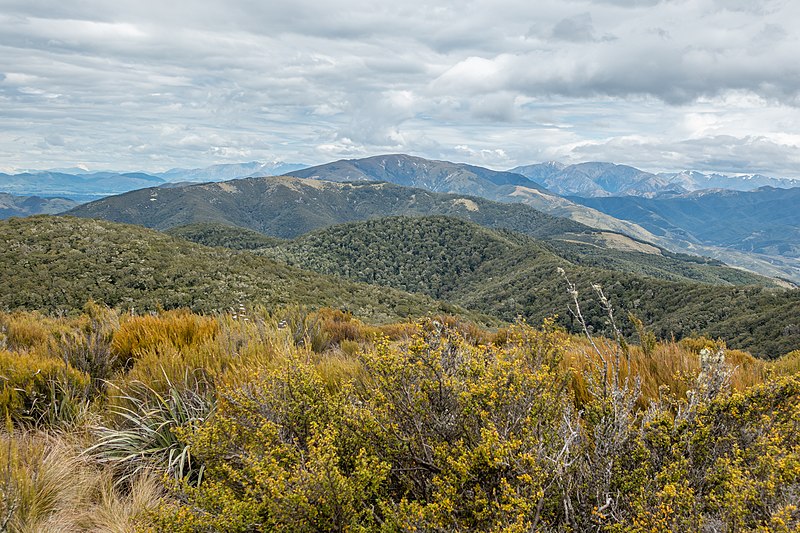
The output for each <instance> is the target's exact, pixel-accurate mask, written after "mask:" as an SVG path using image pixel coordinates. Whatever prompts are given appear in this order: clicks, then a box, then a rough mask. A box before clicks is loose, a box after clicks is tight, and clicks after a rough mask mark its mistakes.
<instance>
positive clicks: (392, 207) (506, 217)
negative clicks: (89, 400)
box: [69, 176, 592, 238]
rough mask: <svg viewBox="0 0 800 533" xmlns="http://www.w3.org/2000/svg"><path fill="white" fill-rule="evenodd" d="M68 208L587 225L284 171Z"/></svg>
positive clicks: (147, 217) (302, 226) (265, 218)
mask: <svg viewBox="0 0 800 533" xmlns="http://www.w3.org/2000/svg"><path fill="white" fill-rule="evenodd" d="M69 214H70V215H74V216H79V217H87V218H99V219H103V220H110V221H114V222H125V223H129V224H139V225H142V226H147V227H151V228H156V229H161V230H164V229H169V228H173V227H176V226H182V225H186V224H190V223H194V222H222V223H226V224H229V225H233V226H240V227H243V228H248V229H252V230H255V231H258V232H260V233H263V234H265V235H271V236H274V237H281V238H292V237H296V236H298V235H302V234H303V233H306V232H308V231H311V230H313V229H317V228H321V227H325V226H330V225H332V224H339V223H342V222H351V221H355V220H365V219H368V218H375V217H381V216H390V215H449V216H457V217H460V218H463V219H466V220H471V221H473V222H476V223H478V224H481V225H483V226H489V227H498V228H506V229H513V230H515V231H520V232H522V233H526V234H528V235H533V236H537V237H547V236H552V235H561V234H564V233H571V232H572V233H581V232H586V231H592V229H591V228H589V227H588V226H585V225H583V224H580V223H578V222H574V221H571V220H568V219H565V218H560V217H554V216H551V215H547V214H545V213H542V212H541V211H537V210H536V209H533V208H532V207H530V206H527V205H522V204H505V203H500V202H493V201H490V200H485V199H482V198H477V197H471V196H463V195H457V194H445V193H435V192H430V191H426V190H423V189H414V188H410V187H401V186H399V185H394V184H391V183H384V182H377V183H376V182H363V183H334V182H327V181H316V180H310V179H300V178H292V177H286V176H283V177H265V178H246V179H240V180H232V181H227V182H222V183H208V184H201V185H188V186H183V187H176V188H169V189H164V188H150V189H141V190H138V191H132V192H129V193H126V194H121V195H118V196H111V197H108V198H104V199H102V200H98V201H96V202H92V203H89V204H86V205H82V206H80V207H78V208H76V209H73V210H72V211H70V213H69Z"/></svg>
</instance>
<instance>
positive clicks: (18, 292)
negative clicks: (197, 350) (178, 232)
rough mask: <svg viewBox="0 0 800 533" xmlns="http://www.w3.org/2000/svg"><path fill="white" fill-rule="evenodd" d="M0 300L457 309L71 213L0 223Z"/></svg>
mask: <svg viewBox="0 0 800 533" xmlns="http://www.w3.org/2000/svg"><path fill="white" fill-rule="evenodd" d="M0 243H2V244H3V246H2V247H0V309H30V310H33V309H38V310H44V311H50V312H57V311H63V310H72V309H79V308H81V307H82V306H83V305H84V303H85V302H86V301H87V300H89V299H94V300H97V301H101V302H104V303H106V304H108V305H111V306H115V307H120V308H122V309H134V308H135V309H137V310H140V311H146V310H155V309H158V308H161V307H163V308H165V309H170V308H176V307H188V308H190V309H193V310H195V311H203V312H210V311H212V310H221V309H236V308H237V307H238V306H239V305H240V304H255V303H258V304H264V305H268V306H278V305H285V304H289V303H298V304H306V305H309V306H313V307H322V306H333V307H337V308H343V309H347V310H349V311H351V312H353V313H355V314H356V315H358V316H363V317H372V318H373V319H375V320H386V319H389V318H396V317H401V316H406V315H409V314H412V315H421V314H425V313H428V312H431V311H434V312H435V311H437V310H453V308H452V307H450V306H447V305H446V304H440V303H436V302H434V301H432V300H431V299H429V298H427V297H425V296H422V295H411V294H408V293H402V292H400V291H395V290H387V289H385V288H381V289H377V288H375V287H370V286H368V285H365V284H360V283H354V282H347V281H343V280H341V279H334V278H331V277H327V276H322V275H319V274H315V273H312V272H309V271H304V270H300V269H298V268H294V267H289V266H287V265H285V264H283V263H279V262H276V261H273V260H270V259H267V258H264V257H258V256H255V255H252V254H246V253H235V252H232V251H229V250H224V249H219V248H208V247H204V246H200V245H197V244H194V243H190V242H187V241H184V240H181V239H175V238H172V237H169V236H167V235H164V234H163V233H159V232H156V231H153V230H148V229H145V228H141V227H138V226H128V225H121V224H115V223H111V222H101V221H94V220H84V219H79V218H73V217H46V216H38V217H31V218H26V219H11V220H7V221H4V222H1V223H0Z"/></svg>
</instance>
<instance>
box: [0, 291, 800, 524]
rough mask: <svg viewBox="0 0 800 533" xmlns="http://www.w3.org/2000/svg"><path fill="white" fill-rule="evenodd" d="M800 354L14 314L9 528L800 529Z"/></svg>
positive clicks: (452, 332)
mask: <svg viewBox="0 0 800 533" xmlns="http://www.w3.org/2000/svg"><path fill="white" fill-rule="evenodd" d="M798 371H800V353H798V352H795V353H793V354H789V355H787V356H786V357H784V358H781V359H780V360H778V361H775V362H773V363H767V362H764V361H760V360H756V359H754V358H752V357H751V356H749V355H747V354H744V353H741V352H736V351H733V350H727V349H725V347H724V346H723V345H720V344H719V343H715V342H713V341H709V340H707V339H699V338H698V339H691V340H689V341H686V342H682V343H650V342H648V343H646V344H644V345H643V346H642V347H638V346H632V345H620V344H617V343H614V342H611V341H608V340H605V339H602V338H593V339H591V340H590V339H586V338H583V339H580V338H573V337H570V336H568V335H566V334H565V333H564V332H563V331H560V330H559V329H558V328H554V327H553V325H552V324H551V323H549V322H545V323H544V324H543V325H541V326H537V327H532V326H530V325H527V324H525V323H523V322H519V323H516V324H514V325H513V326H511V327H510V328H508V329H503V330H500V331H498V332H496V333H492V332H489V331H485V330H482V329H480V328H478V327H476V326H475V325H473V324H470V323H467V322H463V321H459V320H457V319H454V318H452V317H447V316H436V317H432V318H429V319H425V320H420V321H417V322H402V323H395V324H388V325H385V326H380V327H376V326H368V325H366V324H364V323H362V322H360V321H358V320H356V319H354V318H353V317H352V316H350V315H348V314H346V313H342V312H340V311H331V310H322V311H320V312H316V313H309V312H307V311H305V310H303V309H302V308H297V307H292V308H288V309H277V310H273V311H272V312H267V311H266V310H265V309H263V308H258V307H255V308H253V307H247V308H244V309H241V310H237V313H236V314H235V315H232V314H227V313H226V314H215V315H211V316H208V315H204V316H201V315H195V314H192V313H189V312H186V311H167V312H160V313H155V314H152V315H151V314H148V315H145V316H138V315H133V314H129V313H122V314H120V313H118V312H116V311H114V310H111V309H108V308H105V307H102V306H98V305H96V304H88V305H87V306H86V307H85V309H84V311H83V313H80V314H75V315H72V316H69V317H61V318H52V317H47V316H43V315H41V314H38V313H11V314H8V313H2V312H0V374H1V375H3V376H4V378H5V379H4V389H3V395H2V396H0V407H2V409H3V411H4V412H5V413H6V419H7V420H6V428H7V429H6V431H5V432H4V433H3V434H2V435H1V436H0V461H2V464H3V465H4V468H3V470H2V473H0V484H1V485H0V486H2V489H3V490H2V497H0V519H2V520H3V523H4V524H6V528H7V530H8V531H13V532H22V531H42V532H44V531H133V530H136V531H184V532H197V533H201V532H210V531H220V532H222V531H226V532H230V531H234V532H248V531H266V530H291V531H297V532H301V533H303V532H309V533H310V532H315V531H349V530H350V531H364V532H371V531H375V532H386V531H498V530H503V531H520V532H522V531H565V530H572V531H603V532H609V533H611V532H615V531H775V532H789V531H795V530H796V529H797V528H798V527H800V509H798V506H797V499H796V488H797V486H798V484H799V483H800V469H798V467H797V465H798V464H800V434H798V432H797V424H798V413H800V377H798V374H797V372H798Z"/></svg>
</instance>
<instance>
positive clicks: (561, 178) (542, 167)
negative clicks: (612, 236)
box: [509, 161, 800, 198]
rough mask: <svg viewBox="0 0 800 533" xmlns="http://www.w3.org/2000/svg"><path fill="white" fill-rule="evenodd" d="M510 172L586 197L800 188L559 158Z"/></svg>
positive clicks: (753, 178)
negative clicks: (654, 172)
mask: <svg viewBox="0 0 800 533" xmlns="http://www.w3.org/2000/svg"><path fill="white" fill-rule="evenodd" d="M509 172H514V173H517V174H522V175H523V176H525V177H527V178H529V179H531V180H532V181H534V182H536V183H537V184H539V185H541V186H543V187H545V188H547V190H549V191H551V192H554V193H556V194H559V195H562V196H579V197H583V198H595V197H608V196H640V197H645V198H653V197H659V196H672V195H680V194H685V193H688V192H694V191H700V190H706V189H725V190H734V191H754V190H756V189H759V188H761V187H766V186H769V187H775V188H781V189H788V188H792V187H800V180H797V179H786V178H771V177H768V176H763V175H761V174H748V175H734V176H728V175H724V174H717V173H712V174H704V173H702V172H698V171H689V170H687V171H682V172H669V173H659V174H653V173H650V172H644V171H642V170H639V169H637V168H634V167H630V166H627V165H617V164H614V163H601V162H588V163H579V164H576V165H569V166H567V165H564V164H562V163H559V162H557V161H550V162H547V163H538V164H535V165H525V166H520V167H516V168H512V169H511V170H510V171H509Z"/></svg>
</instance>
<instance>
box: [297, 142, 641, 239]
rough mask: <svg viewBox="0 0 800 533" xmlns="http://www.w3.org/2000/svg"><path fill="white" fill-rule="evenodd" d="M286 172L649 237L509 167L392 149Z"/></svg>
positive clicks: (627, 224) (633, 226) (634, 226)
mask: <svg viewBox="0 0 800 533" xmlns="http://www.w3.org/2000/svg"><path fill="white" fill-rule="evenodd" d="M289 175H291V176H298V177H302V178H313V179H320V180H326V181H337V182H344V181H388V182H391V183H395V184H398V185H404V186H411V187H420V188H422V189H428V190H430V191H436V192H449V193H455V194H467V195H472V196H482V197H484V198H488V199H490V200H495V201H499V202H514V203H524V204H528V205H530V206H532V207H534V208H535V209H538V210H539V211H543V212H545V213H548V214H550V215H554V216H560V217H566V218H570V219H572V220H575V221H577V222H580V223H582V224H586V225H588V226H591V227H594V228H600V229H604V230H609V231H615V232H622V233H626V234H627V235H630V236H632V237H635V238H637V239H640V240H645V241H650V242H653V241H654V240H655V237H654V236H653V235H651V234H650V233H649V232H647V231H645V230H644V229H643V228H640V227H638V226H636V225H635V224H631V223H628V222H624V221H620V220H617V219H614V218H613V217H609V216H607V215H605V214H604V213H601V212H599V211H596V210H593V209H587V208H586V207H585V206H581V205H577V204H575V203H573V202H571V201H569V200H566V199H564V198H562V197H560V196H558V195H557V194H553V193H552V192H550V191H548V190H547V189H545V188H544V187H543V186H541V185H539V184H537V183H535V182H534V181H533V180H531V179H529V178H526V177H525V176H523V175H521V174H518V173H515V172H498V171H495V170H489V169H486V168H482V167H476V166H473V165H466V164H462V163H450V162H448V161H432V160H428V159H422V158H420V157H412V156H408V155H402V154H393V155H382V156H375V157H368V158H365V159H347V160H341V161H336V162H333V163H328V164H325V165H319V166H316V167H311V168H307V169H303V170H299V171H294V172H290V173H289Z"/></svg>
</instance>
